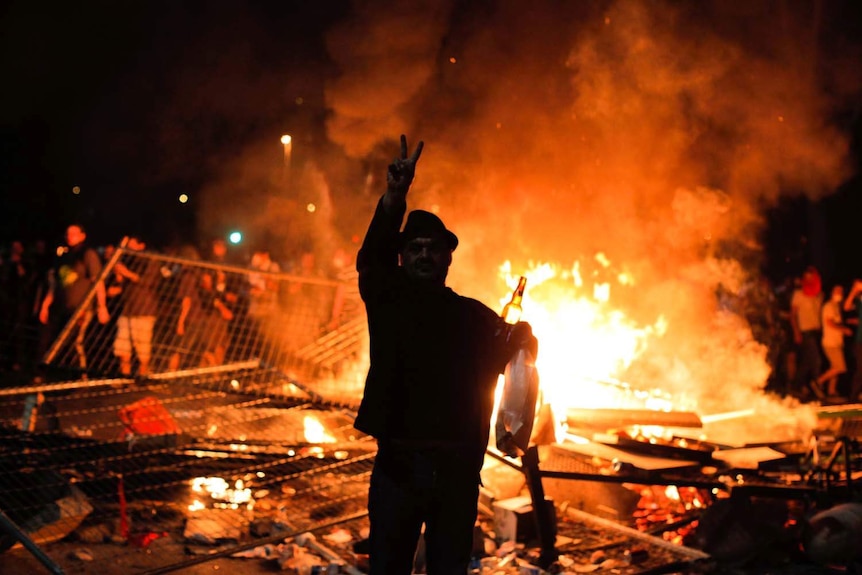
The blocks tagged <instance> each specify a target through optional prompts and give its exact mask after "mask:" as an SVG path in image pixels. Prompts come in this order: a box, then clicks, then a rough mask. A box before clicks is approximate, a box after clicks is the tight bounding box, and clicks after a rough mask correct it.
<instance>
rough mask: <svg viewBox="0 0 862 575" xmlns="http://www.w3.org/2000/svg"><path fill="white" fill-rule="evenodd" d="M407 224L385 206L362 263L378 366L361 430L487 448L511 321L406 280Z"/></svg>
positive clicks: (367, 241)
mask: <svg viewBox="0 0 862 575" xmlns="http://www.w3.org/2000/svg"><path fill="white" fill-rule="evenodd" d="M403 217H404V213H403V210H402V212H401V213H400V214H397V215H395V216H392V215H389V214H387V213H386V212H385V210H384V209H383V207H382V204H378V206H377V210H376V211H375V213H374V217H373V219H372V221H371V224H370V226H369V228H368V232H367V233H366V236H365V240H364V242H363V244H362V248H361V249H360V251H359V256H358V258H357V269H358V271H359V290H360V294H361V296H362V300H363V301H364V302H365V308H366V311H367V314H368V330H369V334H370V339H371V348H370V355H371V366H370V369H369V372H368V377H367V379H366V382H365V392H364V395H363V398H362V403H361V405H360V407H359V413H358V416H357V418H356V422H355V427H356V428H357V429H358V430H360V431H363V432H365V433H368V434H370V435H373V436H375V437H376V438H378V439H381V440H404V441H414V442H420V443H425V442H427V443H442V444H459V445H462V446H464V447H468V448H471V449H476V448H480V449H482V450H484V448H485V446H486V445H487V443H488V434H489V428H490V419H491V411H492V409H493V402H494V389H495V387H496V383H497V377H498V375H499V374H500V373H501V372H502V371H503V369H504V368H505V365H506V362H507V361H508V358H509V357H510V356H511V354H512V351H513V350H512V349H510V346H509V345H507V344H506V342H505V335H504V333H505V332H504V330H503V327H504V324H503V323H502V320H501V319H500V317H499V316H498V315H497V313H495V312H494V311H493V310H491V309H490V308H488V307H487V306H486V305H484V304H483V303H481V302H479V301H477V300H475V299H471V298H467V297H464V296H461V295H458V294H456V293H455V292H454V291H452V290H451V289H449V288H447V287H442V286H427V285H419V283H417V282H414V281H411V280H410V279H409V278H408V277H407V275H406V274H405V273H404V272H403V270H402V269H401V267H400V266H399V265H398V251H397V245H398V231H399V229H400V227H401V221H402V219H403Z"/></svg>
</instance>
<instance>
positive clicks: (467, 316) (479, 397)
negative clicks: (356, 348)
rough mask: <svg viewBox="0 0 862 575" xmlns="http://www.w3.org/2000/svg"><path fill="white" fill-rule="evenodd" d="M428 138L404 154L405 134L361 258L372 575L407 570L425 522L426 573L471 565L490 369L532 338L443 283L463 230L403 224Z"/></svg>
mask: <svg viewBox="0 0 862 575" xmlns="http://www.w3.org/2000/svg"><path fill="white" fill-rule="evenodd" d="M423 147H424V144H423V143H422V142H419V145H418V146H417V147H416V150H415V151H414V152H413V154H412V155H409V156H408V153H407V139H406V137H405V136H401V155H400V157H398V158H396V159H395V161H394V162H393V163H392V164H391V165H390V166H389V169H388V173H387V186H386V192H385V193H384V194H383V196H382V198H381V199H380V201H379V202H378V204H377V208H376V210H375V212H374V216H373V218H372V220H371V223H370V225H369V227H368V231H367V233H366V235H365V239H364V241H363V244H362V247H361V248H360V250H359V254H358V257H357V264H356V266H357V270H358V272H359V290H360V295H361V296H362V300H363V302H364V304H365V308H366V311H367V315H368V329H369V335H370V342H371V345H370V356H371V365H370V368H369V371H368V376H367V378H366V383H365V390H364V395H363V398H362V403H361V404H360V407H359V412H358V415H357V418H356V422H355V427H356V428H357V429H358V430H360V431H362V432H365V433H368V434H370V435H372V436H374V437H375V438H376V439H377V443H378V452H377V457H376V459H375V462H374V470H373V472H372V475H371V485H370V488H369V495H368V513H369V520H370V523H371V531H370V536H369V540H370V541H369V544H370V553H369V559H370V566H371V574H372V575H378V574H384V573H386V574H400V573H403V574H405V575H409V573H411V570H412V565H413V559H414V553H415V549H416V545H417V542H418V539H419V536H420V533H421V531H422V526H423V524H424V526H425V546H426V559H427V568H428V573H429V575H436V574H440V573H458V574H459V575H462V574H463V573H466V572H467V567H468V565H469V562H470V551H471V549H472V543H473V526H474V525H475V522H476V516H477V500H478V495H479V482H480V479H479V472H480V470H481V468H482V464H483V462H484V454H485V449H486V447H487V445H488V438H489V431H490V420H491V412H492V410H493V402H494V389H495V386H496V382H497V377H498V375H499V374H500V373H501V372H502V371H503V370H504V369H505V366H506V363H507V362H508V360H509V358H510V357H511V356H512V354H513V353H514V351H515V350H516V349H517V348H518V347H519V346H526V347H528V348H530V349H531V350H532V351H533V352H534V354H535V352H536V350H537V347H538V344H537V341H536V339H535V337H533V334H532V330H531V328H530V326H529V324H527V323H523V322H522V323H519V324H517V325H516V326H514V328H512V331H511V332H510V333H511V335H509V337H507V333H508V332H507V326H506V324H505V323H504V322H503V321H502V319H501V318H500V317H499V315H498V314H497V313H496V312H494V311H493V310H491V309H490V308H489V307H487V306H486V305H484V304H483V303H481V302H479V301H478V300H475V299H471V298H468V297H465V296H462V295H459V294H457V293H455V292H454V291H453V290H452V289H450V288H448V287H447V286H446V276H447V274H448V271H449V266H450V264H451V263H452V253H453V251H454V250H455V248H456V247H457V246H458V238H457V237H456V236H455V234H454V233H452V232H451V231H450V230H448V229H447V228H446V226H445V225H444V224H443V222H442V221H441V220H440V218H439V217H437V216H436V215H434V214H432V213H430V212H427V211H423V210H415V211H412V212H410V214H409V215H408V216H407V222H406V224H405V225H404V229H403V230H401V224H402V220H403V219H404V214H405V212H406V210H407V203H406V197H407V192H408V190H409V189H410V185H411V183H412V181H413V176H414V174H415V168H416V163H417V161H418V160H419V157H420V155H421V154H422V149H423ZM399 230H401V231H399Z"/></svg>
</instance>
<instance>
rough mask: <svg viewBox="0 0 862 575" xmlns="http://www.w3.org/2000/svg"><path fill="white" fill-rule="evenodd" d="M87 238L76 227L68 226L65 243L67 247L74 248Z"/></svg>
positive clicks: (82, 231)
mask: <svg viewBox="0 0 862 575" xmlns="http://www.w3.org/2000/svg"><path fill="white" fill-rule="evenodd" d="M86 238H87V234H85V233H84V230H82V229H81V228H80V227H78V226H69V227H68V228H66V243H67V244H68V245H69V247H70V248H71V247H74V246H77V245H78V244H80V243H81V242H83V241H84V240H85V239H86Z"/></svg>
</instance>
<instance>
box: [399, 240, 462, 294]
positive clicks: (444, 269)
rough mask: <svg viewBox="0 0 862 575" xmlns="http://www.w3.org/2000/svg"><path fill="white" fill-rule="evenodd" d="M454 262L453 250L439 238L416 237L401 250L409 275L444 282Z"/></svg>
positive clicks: (415, 278) (432, 281) (405, 268)
mask: <svg viewBox="0 0 862 575" xmlns="http://www.w3.org/2000/svg"><path fill="white" fill-rule="evenodd" d="M451 263H452V250H450V249H449V246H448V245H446V242H445V241H443V240H441V239H439V238H414V239H412V240H410V241H408V242H407V243H406V244H405V245H404V247H403V248H402V250H401V266H402V267H403V268H404V271H405V272H406V273H407V277H409V278H411V279H414V280H419V281H425V282H429V283H435V284H441V285H442V284H444V283H445V281H446V275H447V274H448V273H449V265H450V264H451Z"/></svg>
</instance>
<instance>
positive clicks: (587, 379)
mask: <svg viewBox="0 0 862 575" xmlns="http://www.w3.org/2000/svg"><path fill="white" fill-rule="evenodd" d="M585 267H589V268H590V269H591V270H592V269H599V270H605V271H606V272H607V273H595V272H593V271H591V272H590V273H589V274H585V273H584V272H583V269H584V268H585ZM613 269H614V266H612V265H611V262H610V261H609V260H608V258H607V257H606V256H605V255H604V254H601V253H600V254H598V255H596V256H595V261H594V262H590V266H583V265H581V264H579V263H575V264H574V265H571V266H567V267H565V266H562V265H558V264H551V263H539V264H532V265H530V266H529V268H528V269H526V270H519V272H518V273H514V270H513V266H512V264H511V263H510V262H508V261H507V262H505V263H504V264H503V265H502V266H501V267H500V275H501V277H502V278H503V279H504V280H505V282H506V284H507V286H509V288H514V286H516V285H517V282H518V277H519V275H524V276H526V277H527V290H526V292H525V297H524V303H523V308H524V312H523V317H522V319H523V320H525V321H528V322H529V323H530V324H531V325H532V327H533V331H534V333H535V334H536V335H537V337H538V338H539V341H540V351H539V356H538V358H537V361H536V365H537V367H538V370H539V374H540V390H541V395H540V401H541V402H542V403H546V404H549V405H550V406H551V411H552V413H553V415H554V418H555V420H556V421H555V423H556V426H557V427H556V437H557V440H558V441H559V440H561V439H562V438H563V437H564V436H565V433H566V426H567V417H566V414H567V411H568V410H569V409H571V408H579V409H596V408H622V409H632V410H655V411H663V412H671V411H676V412H694V413H696V414H697V415H698V416H699V417H700V419H701V421H702V422H703V424H704V425H703V427H702V428H700V429H697V430H694V431H693V432H690V433H693V435H696V436H697V437H698V438H700V439H713V437H710V432H712V434H713V435H715V438H716V439H720V440H722V441H728V438H729V437H730V438H732V437H733V435H736V436H737V437H736V438H735V441H733V443H740V444H741V443H745V442H746V441H754V440H755V439H754V434H755V433H757V432H751V431H750V430H749V427H751V426H752V425H755V424H756V422H757V421H758V418H759V419H760V420H762V419H763V418H767V419H769V420H770V421H771V422H774V423H775V424H776V425H775V426H768V427H769V429H768V430H766V434H767V435H770V434H773V437H772V439H775V440H784V439H787V438H788V437H786V436H783V435H782V434H786V432H787V431H788V430H789V434H790V435H791V436H792V435H794V434H804V433H805V432H806V430H807V428H808V425H809V423H808V421H807V420H809V418H808V416H807V413H806V412H803V411H801V410H800V408H799V406H797V405H793V404H790V403H784V402H782V401H780V400H777V399H772V398H770V397H768V396H767V394H766V393H765V392H764V391H763V390H762V386H761V387H760V388H758V387H755V388H754V389H748V388H745V387H744V386H742V387H740V386H739V385H738V384H737V381H736V379H737V377H738V374H737V373H734V371H733V370H728V369H727V366H726V365H725V363H724V361H723V359H722V354H721V353H718V352H716V354H715V366H714V368H712V372H713V373H710V374H709V380H707V381H698V380H697V376H696V371H697V370H696V368H694V367H692V368H691V369H688V367H687V366H686V365H685V360H686V358H685V357H684V356H682V357H680V356H675V357H674V358H673V362H674V364H675V365H674V364H669V365H673V369H669V370H668V373H666V374H662V377H657V378H656V379H655V380H648V381H644V380H640V381H627V380H626V375H627V374H628V370H629V368H630V367H631V366H632V364H633V363H634V362H636V361H637V360H638V359H639V358H642V357H644V356H648V354H650V353H655V354H658V353H665V351H662V352H658V351H654V350H655V349H657V348H662V349H663V350H665V349H666V348H667V347H668V346H667V345H666V344H665V345H664V346H662V345H661V344H662V339H663V338H664V337H665V336H666V334H667V333H668V331H669V330H670V329H671V328H673V327H677V328H679V329H678V330H677V331H680V329H681V330H682V331H685V329H687V326H671V325H670V323H669V321H668V320H667V319H666V318H665V317H664V315H663V314H658V315H656V316H655V317H653V318H651V319H650V321H649V322H648V323H642V322H639V321H637V320H635V319H633V318H632V317H630V316H629V315H627V314H626V313H625V312H624V311H623V310H622V309H621V308H620V307H618V306H616V305H615V303H614V295H615V292H616V291H618V290H620V291H621V290H626V289H631V287H632V286H633V285H635V284H636V283H637V278H636V277H633V275H632V274H631V273H627V272H611V270H613ZM586 276H589V277H586ZM506 299H507V298H502V299H501V300H500V305H501V306H502V304H503V303H504V302H505V301H506ZM677 337H679V336H678V335H677ZM670 347H673V346H670ZM749 352H750V350H745V349H742V348H740V349H739V350H738V352H737V353H738V355H740V356H743V355H745V354H746V353H749ZM730 353H733V352H732V351H731V352H730ZM707 361H708V360H707ZM722 370H725V371H724V373H723V376H724V384H723V385H724V389H723V392H724V393H723V396H722V399H721V400H720V401H718V402H716V401H715V400H714V399H711V400H710V401H709V404H708V407H704V406H703V405H701V402H700V401H699V399H700V398H701V397H711V398H712V397H714V396H715V393H714V392H715V390H713V389H709V387H710V386H711V385H713V381H712V379H711V378H713V377H715V375H714V374H722ZM749 371H752V370H749ZM680 374H682V375H680ZM745 375H746V376H747V377H749V378H751V377H757V375H761V376H762V377H763V380H762V382H761V383H762V384H765V376H766V375H768V372H766V371H763V372H762V373H761V372H754V374H753V375H752V373H747V374H745ZM674 377H677V378H685V380H686V381H685V388H684V390H685V391H684V392H679V391H678V390H675V389H674V388H673V386H672V383H673V380H674ZM669 384H671V385H669ZM499 392H500V388H498V394H499ZM719 395H721V394H719ZM498 399H499V398H498ZM752 421H754V422H755V424H753V423H752ZM719 425H721V426H723V427H722V428H721V429H718V428H717V427H715V426H719ZM710 426H713V427H710ZM776 427H778V428H781V429H782V431H781V432H779V433H778V436H775V435H774V434H775V433H776ZM728 429H730V430H731V433H730V436H728ZM734 430H735V431H734ZM678 431H679V430H678V429H665V428H663V427H660V426H655V425H653V426H646V425H644V426H640V427H639V428H638V429H637V430H636V432H637V433H639V434H641V435H649V436H655V435H659V436H660V435H666V434H670V433H676V432H678Z"/></svg>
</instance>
